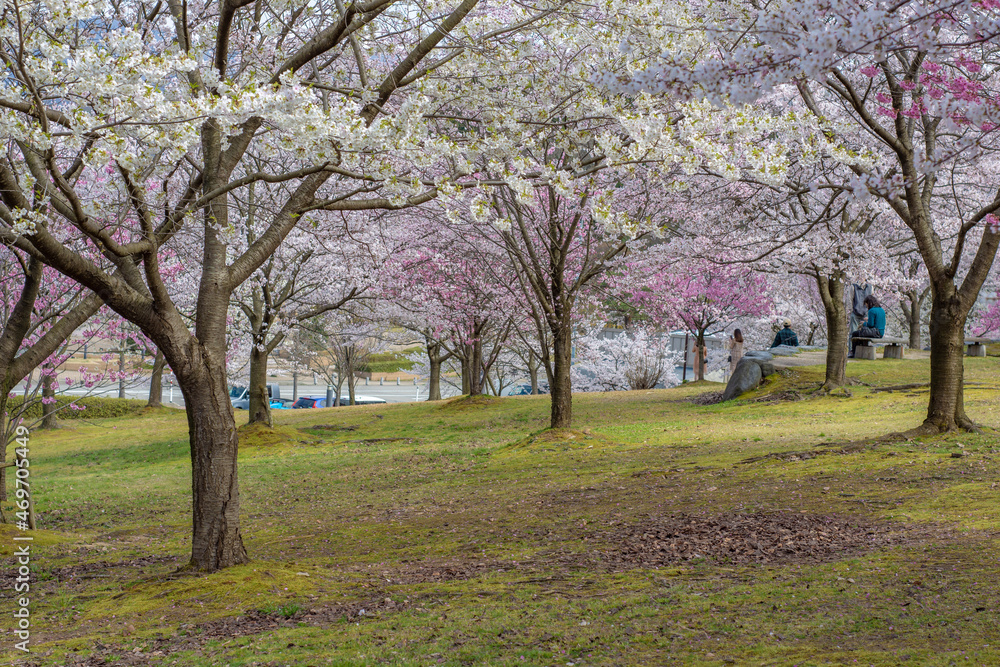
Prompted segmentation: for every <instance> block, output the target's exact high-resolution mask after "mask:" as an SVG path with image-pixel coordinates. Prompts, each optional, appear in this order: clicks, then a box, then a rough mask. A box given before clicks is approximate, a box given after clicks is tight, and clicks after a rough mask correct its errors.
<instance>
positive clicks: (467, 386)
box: [459, 343, 472, 396]
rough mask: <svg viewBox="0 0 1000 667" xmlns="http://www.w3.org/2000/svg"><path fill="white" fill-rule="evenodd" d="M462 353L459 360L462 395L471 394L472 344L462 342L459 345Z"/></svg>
mask: <svg viewBox="0 0 1000 667" xmlns="http://www.w3.org/2000/svg"><path fill="white" fill-rule="evenodd" d="M460 349H461V350H462V355H461V357H460V358H459V360H460V361H461V362H462V367H461V372H462V395H463V396H471V395H472V346H471V345H466V344H465V343H462V344H461V346H460Z"/></svg>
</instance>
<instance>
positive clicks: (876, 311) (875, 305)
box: [848, 294, 885, 359]
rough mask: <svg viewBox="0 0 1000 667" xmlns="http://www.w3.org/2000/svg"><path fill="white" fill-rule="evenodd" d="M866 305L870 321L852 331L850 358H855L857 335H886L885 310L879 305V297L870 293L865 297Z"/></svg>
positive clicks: (879, 336)
mask: <svg viewBox="0 0 1000 667" xmlns="http://www.w3.org/2000/svg"><path fill="white" fill-rule="evenodd" d="M865 306H867V307H868V321H867V322H865V325H864V326H863V327H861V328H860V329H858V330H857V331H852V332H851V354H849V355H848V359H853V358H854V348H855V347H857V345H858V341H857V340H855V336H861V337H862V338H881V337H882V336H884V335H885V311H884V310H882V306H881V305H879V302H878V299H876V298H875V296H874V295H872V294H869V295H868V296H866V297H865Z"/></svg>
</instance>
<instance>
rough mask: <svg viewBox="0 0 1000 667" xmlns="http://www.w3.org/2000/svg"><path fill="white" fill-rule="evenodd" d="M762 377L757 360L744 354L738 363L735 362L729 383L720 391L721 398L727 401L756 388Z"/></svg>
mask: <svg viewBox="0 0 1000 667" xmlns="http://www.w3.org/2000/svg"><path fill="white" fill-rule="evenodd" d="M762 379H764V375H763V374H762V373H761V370H760V365H759V364H758V363H757V360H756V359H754V358H753V357H749V358H748V357H746V356H744V357H743V358H742V359H740V363H738V364H736V368H735V370H733V375H732V377H730V378H729V383H728V384H726V390H725V391H724V392H722V400H724V401H728V400H730V399H733V398H736V397H737V396H739V395H740V394H742V393H744V392H747V391H750V390H751V389H756V388H757V387H758V385H760V381H761V380H762Z"/></svg>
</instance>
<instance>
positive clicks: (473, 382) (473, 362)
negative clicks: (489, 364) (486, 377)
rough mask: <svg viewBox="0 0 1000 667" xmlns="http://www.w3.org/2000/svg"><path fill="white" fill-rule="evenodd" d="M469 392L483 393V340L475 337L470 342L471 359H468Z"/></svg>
mask: <svg viewBox="0 0 1000 667" xmlns="http://www.w3.org/2000/svg"><path fill="white" fill-rule="evenodd" d="M469 380H470V384H469V393H470V394H471V395H473V396H479V395H480V394H482V393H483V388H484V387H483V385H484V384H485V383H484V382H483V341H482V339H481V338H477V339H476V341H475V342H474V343H473V344H472V359H470V360H469Z"/></svg>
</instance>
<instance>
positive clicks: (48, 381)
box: [39, 369, 59, 429]
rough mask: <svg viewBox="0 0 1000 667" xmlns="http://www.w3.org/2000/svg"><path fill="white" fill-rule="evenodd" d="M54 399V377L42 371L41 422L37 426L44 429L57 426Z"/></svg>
mask: <svg viewBox="0 0 1000 667" xmlns="http://www.w3.org/2000/svg"><path fill="white" fill-rule="evenodd" d="M48 370H51V369H48ZM55 399H56V379H55V377H54V376H52V375H50V374H49V373H43V374H42V423H41V424H39V428H44V429H55V428H59V420H58V419H56V404H55Z"/></svg>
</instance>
